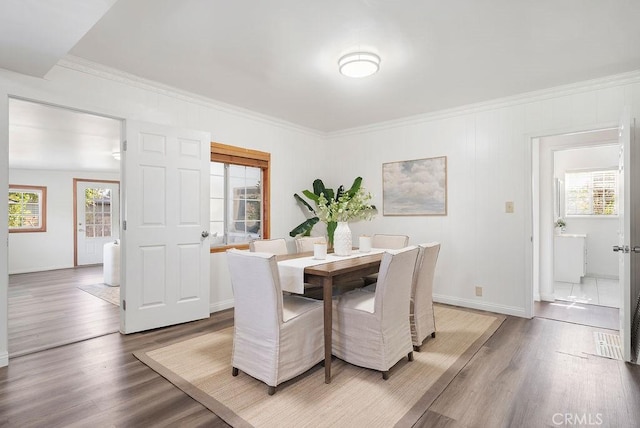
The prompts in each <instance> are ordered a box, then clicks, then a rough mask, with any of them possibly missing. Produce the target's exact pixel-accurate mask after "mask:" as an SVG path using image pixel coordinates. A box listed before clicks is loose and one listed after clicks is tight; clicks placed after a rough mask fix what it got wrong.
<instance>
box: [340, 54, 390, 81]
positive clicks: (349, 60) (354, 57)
mask: <svg viewBox="0 0 640 428" xmlns="http://www.w3.org/2000/svg"><path fill="white" fill-rule="evenodd" d="M338 67H339V69H340V73H341V74H344V75H345V76H348V77H356V78H359V77H367V76H371V75H372V74H375V73H376V72H377V71H378V70H380V57H379V56H378V55H376V54H374V53H371V52H354V53H350V54H346V55H344V56H343V57H341V58H340V59H339V60H338Z"/></svg>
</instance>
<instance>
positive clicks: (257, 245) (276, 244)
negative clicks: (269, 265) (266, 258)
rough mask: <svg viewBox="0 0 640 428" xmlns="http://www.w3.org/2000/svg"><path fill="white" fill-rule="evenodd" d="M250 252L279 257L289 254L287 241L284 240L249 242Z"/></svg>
mask: <svg viewBox="0 0 640 428" xmlns="http://www.w3.org/2000/svg"><path fill="white" fill-rule="evenodd" d="M249 251H251V252H257V253H270V254H275V255H277V256H281V255H283V254H288V253H289V250H288V249H287V241H285V240H284V238H277V239H256V240H254V241H251V242H249Z"/></svg>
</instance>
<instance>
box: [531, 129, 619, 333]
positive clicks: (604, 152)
mask: <svg viewBox="0 0 640 428" xmlns="http://www.w3.org/2000/svg"><path fill="white" fill-rule="evenodd" d="M617 138H618V130H617V128H607V129H600V130H593V131H585V132H573V133H567V134H562V135H553V136H546V137H539V138H535V139H534V145H533V147H534V150H537V153H536V155H537V159H538V167H537V171H536V169H534V187H536V188H537V189H538V195H537V196H538V198H537V201H535V200H534V223H535V224H536V226H534V231H535V232H534V243H536V244H537V264H538V266H537V269H536V268H535V267H534V271H535V272H536V273H537V280H534V297H533V299H534V315H535V316H538V317H543V318H552V319H559V320H561V321H568V322H573V323H578V324H585V325H591V326H595V327H602V328H607V329H612V330H617V329H618V328H619V319H620V318H619V317H620V313H619V310H618V307H619V302H618V303H617V302H616V301H617V299H616V297H617V296H619V295H620V291H619V288H616V287H618V284H617V280H618V278H617V270H618V262H617V260H618V259H617V256H616V254H615V253H613V251H612V250H611V249H612V246H613V245H615V244H616V242H617V230H618V218H617V216H616V215H615V213H613V212H611V213H610V214H612V215H604V213H602V212H595V213H594V212H587V211H584V210H586V209H587V208H589V206H588V204H586V205H585V202H589V203H593V200H588V201H587V200H586V199H588V198H586V199H584V197H585V195H587V194H589V195H591V196H592V195H593V194H595V193H594V192H593V188H591V190H589V186H586V187H585V186H582V187H580V186H578V185H577V184H576V183H580V184H581V185H582V184H585V183H587V182H588V181H589V180H591V183H589V185H592V184H593V180H596V181H597V180H600V181H599V184H598V185H600V184H601V183H602V181H603V177H605V178H606V177H610V176H611V174H607V173H606V171H611V170H613V171H615V172H616V173H617V166H618V153H619V145H618V141H617ZM603 171H605V172H603ZM594 176H597V178H594ZM616 177H617V174H616ZM567 180H569V183H568V182H567ZM609 184H611V183H609ZM585 189H586V190H585ZM598 191H600V190H598ZM589 192H591V193H589ZM577 195H578V196H580V195H581V196H580V197H583V199H584V200H583V199H580V197H578V196H577ZM600 195H601V196H602V193H600ZM591 208H593V207H591ZM580 209H582V210H583V211H584V212H583V211H580ZM559 220H560V221H559ZM556 225H559V226H561V227H556ZM598 283H599V284H598ZM598 285H600V287H598ZM616 292H617V294H616Z"/></svg>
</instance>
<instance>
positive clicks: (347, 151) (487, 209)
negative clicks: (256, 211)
mask: <svg viewBox="0 0 640 428" xmlns="http://www.w3.org/2000/svg"><path fill="white" fill-rule="evenodd" d="M638 82H639V80H638V76H637V75H636V76H635V78H634V80H633V81H627V82H619V83H618V84H611V85H610V86H608V87H607V86H603V85H593V86H589V85H587V86H585V87H583V88H581V89H578V88H576V87H570V88H557V89H555V90H550V91H546V92H543V93H536V94H531V96H523V97H519V98H512V99H507V100H500V101H496V102H494V103H487V104H483V105H478V106H468V107H466V108H462V109H456V110H453V111H446V112H440V113H438V114H433V115H429V116H424V117H419V118H409V119H407V120H405V121H398V122H390V123H387V124H379V125H376V126H372V127H370V128H368V129H367V128H362V129H358V130H352V131H349V132H342V133H336V134H334V135H332V136H330V137H329V138H328V140H327V143H328V144H329V152H331V153H340V157H335V158H334V160H333V161H331V162H329V163H328V164H327V167H328V168H329V170H328V171H327V175H329V176H331V177H333V178H334V180H335V181H336V182H342V181H344V182H346V181H349V179H350V178H351V177H354V176H356V175H361V176H362V177H363V178H364V183H365V185H366V186H367V187H368V188H369V189H370V190H371V191H372V192H374V193H375V194H377V197H376V201H375V202H376V203H377V204H380V203H381V201H382V198H381V194H382V177H381V165H382V163H385V162H390V161H400V160H409V159H419V158H428V157H435V156H447V166H448V198H449V200H448V215H447V216H445V217H422V216H420V217H384V216H382V215H379V216H378V217H377V218H376V219H375V220H373V221H372V222H371V223H354V224H353V227H352V229H353V230H354V235H358V234H359V233H362V232H365V231H366V232H368V233H373V232H387V233H393V232H403V233H408V234H409V235H410V236H411V243H414V244H415V243H420V242H426V241H440V242H441V244H442V249H441V252H440V258H439V261H438V266H437V270H436V278H435V284H434V298H435V299H436V300H437V301H441V302H446V303H451V304H457V305H462V306H468V307H474V308H479V309H486V310H490V311H496V312H503V313H507V314H513V315H519V316H531V315H532V295H533V292H532V288H533V285H532V284H531V282H532V277H533V273H532V260H533V248H532V241H531V240H532V226H531V224H532V214H531V209H532V203H531V194H532V179H531V161H532V155H531V150H532V147H531V139H532V138H533V137H540V136H545V135H554V134H564V133H568V132H575V131H579V130H591V129H600V128H606V127H610V126H612V125H615V124H617V123H618V121H619V118H620V116H621V113H622V110H623V106H624V105H625V104H628V105H631V106H632V107H634V109H635V111H636V116H637V112H638V108H639V107H640V84H639V83H638ZM608 83H612V82H608ZM549 177H550V180H551V177H552V176H551V175H549ZM507 201H513V202H514V203H515V212H514V213H513V214H507V213H505V202H507ZM551 233H552V232H551ZM475 286H482V287H483V296H482V297H476V296H475Z"/></svg>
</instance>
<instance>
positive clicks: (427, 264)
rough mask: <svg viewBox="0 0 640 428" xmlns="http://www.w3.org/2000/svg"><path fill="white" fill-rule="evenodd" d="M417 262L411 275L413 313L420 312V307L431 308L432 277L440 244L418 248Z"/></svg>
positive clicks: (424, 245)
mask: <svg viewBox="0 0 640 428" xmlns="http://www.w3.org/2000/svg"><path fill="white" fill-rule="evenodd" d="M418 248H419V251H420V252H419V253H418V261H417V263H416V269H415V271H414V273H413V285H412V286H411V300H412V303H413V305H414V312H418V311H420V310H422V307H423V306H424V307H427V306H428V307H429V308H431V306H432V304H433V302H432V301H433V277H434V274H435V271H436V262H437V261H438V254H439V253H440V243H438V242H430V243H427V244H420V245H419V246H418Z"/></svg>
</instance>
